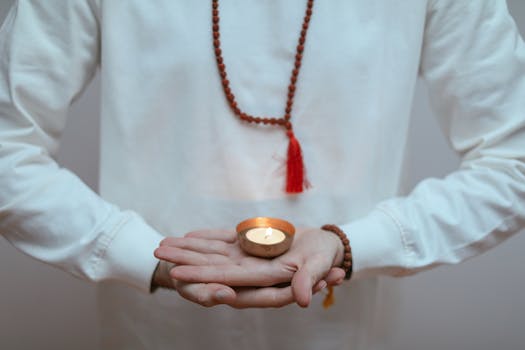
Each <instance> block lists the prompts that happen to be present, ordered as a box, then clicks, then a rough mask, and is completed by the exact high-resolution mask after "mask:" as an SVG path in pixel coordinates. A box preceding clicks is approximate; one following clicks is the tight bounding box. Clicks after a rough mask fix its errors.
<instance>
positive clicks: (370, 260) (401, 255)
mask: <svg viewBox="0 0 525 350" xmlns="http://www.w3.org/2000/svg"><path fill="white" fill-rule="evenodd" d="M340 227H341V229H342V230H343V231H344V232H345V234H346V235H347V237H348V239H349V240H350V246H351V247H352V259H353V266H352V270H353V272H352V280H358V279H365V278H371V277H377V276H379V275H390V276H401V275H405V274H407V272H408V268H409V266H410V263H409V261H410V250H409V247H408V245H407V239H406V237H405V233H404V231H403V229H402V227H401V226H400V225H399V224H398V223H397V221H396V219H395V218H394V217H393V216H392V215H391V214H390V213H389V212H388V211H386V210H384V209H382V208H376V209H374V210H373V211H372V212H370V214H368V215H367V216H365V217H363V218H360V219H358V220H356V221H353V222H351V223H349V224H345V225H341V226H340Z"/></svg>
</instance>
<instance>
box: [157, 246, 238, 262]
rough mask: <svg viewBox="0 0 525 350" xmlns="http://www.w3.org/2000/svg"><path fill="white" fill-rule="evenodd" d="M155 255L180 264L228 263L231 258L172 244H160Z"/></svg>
mask: <svg viewBox="0 0 525 350" xmlns="http://www.w3.org/2000/svg"><path fill="white" fill-rule="evenodd" d="M153 255H155V257H156V258H157V259H161V260H165V261H169V262H172V263H174V264H178V265H201V266H202V265H226V264H231V263H232V262H231V260H230V259H229V258H228V257H226V256H224V255H219V254H203V253H197V252H194V251H191V250H184V249H179V248H175V247H170V246H160V247H159V248H157V249H155V251H154V252H153Z"/></svg>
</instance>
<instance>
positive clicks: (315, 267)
mask: <svg viewBox="0 0 525 350" xmlns="http://www.w3.org/2000/svg"><path fill="white" fill-rule="evenodd" d="M155 256H156V257H158V258H159V259H163V260H166V261H170V262H172V263H175V264H177V266H176V267H174V268H173V269H171V273H170V274H171V277H172V278H174V279H175V280H177V281H179V282H183V283H189V284H201V283H214V284H221V285H227V286H231V287H244V288H235V291H236V292H237V298H236V299H235V302H233V303H228V304H230V305H232V306H234V307H252V306H253V307H265V306H270V307H275V306H282V305H286V304H287V303H289V302H292V301H295V302H297V304H299V305H300V306H302V307H307V306H308V305H309V304H310V302H311V298H312V291H313V292H316V291H318V290H320V289H321V287H323V286H325V285H326V284H328V285H337V284H340V283H342V281H343V278H344V271H343V270H342V269H340V268H338V267H334V266H340V265H341V262H342V260H343V245H342V244H341V241H340V240H339V238H338V237H337V236H336V235H335V234H333V233H332V232H326V231H323V230H321V229H300V230H298V231H297V232H296V234H295V238H294V242H293V244H292V247H291V248H290V250H289V251H288V252H286V253H285V254H283V255H281V256H279V257H277V258H274V259H271V260H270V259H262V258H256V257H252V256H249V255H247V254H246V253H244V252H243V251H242V250H241V248H240V246H239V243H238V242H237V235H236V233H235V232H233V231H221V230H202V231H195V232H191V233H189V234H187V235H186V236H185V237H184V238H175V237H170V238H166V239H164V240H163V241H162V242H161V245H160V247H159V248H157V250H156V251H155ZM290 282H291V287H286V288H272V286H274V285H276V284H280V283H290ZM246 287H267V288H260V289H254V288H246ZM290 288H291V289H290ZM287 289H288V290H287ZM290 298H293V299H292V300H289V299H290Z"/></svg>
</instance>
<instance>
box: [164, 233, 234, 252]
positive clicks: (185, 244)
mask: <svg viewBox="0 0 525 350" xmlns="http://www.w3.org/2000/svg"><path fill="white" fill-rule="evenodd" d="M160 246H161V247H162V246H169V247H177V248H180V249H186V250H193V251H196V252H199V253H214V254H222V255H228V253H229V250H230V249H229V248H230V246H231V245H230V244H228V243H226V242H224V241H221V240H218V239H203V238H192V237H168V238H165V239H163V240H162V242H160Z"/></svg>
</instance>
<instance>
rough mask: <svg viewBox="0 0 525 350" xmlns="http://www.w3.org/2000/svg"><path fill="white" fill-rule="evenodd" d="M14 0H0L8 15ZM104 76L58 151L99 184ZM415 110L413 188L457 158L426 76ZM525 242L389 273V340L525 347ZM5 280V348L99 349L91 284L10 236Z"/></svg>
mask: <svg viewBox="0 0 525 350" xmlns="http://www.w3.org/2000/svg"><path fill="white" fill-rule="evenodd" d="M42 1H43V0H42ZM465 1H466V0H465ZM470 1H476V0H470ZM494 1H503V0H494ZM12 2H13V0H0V20H3V18H4V16H5V14H6V12H7V10H8V8H9V6H10V4H11V3H12ZM508 5H509V9H510V12H511V14H512V15H513V16H514V18H515V20H516V22H517V24H518V26H519V27H520V30H521V33H522V35H523V36H525V1H524V0H508ZM97 82H98V80H97V79H95V81H94V82H93V84H92V85H91V86H90V88H89V89H88V90H87V91H86V93H85V94H84V96H83V97H82V98H81V99H79V100H78V101H77V102H76V103H75V105H74V106H73V108H72V110H71V113H70V115H71V117H70V120H69V122H68V125H67V129H66V132H65V134H64V136H63V141H62V149H61V151H60V154H59V157H58V160H59V162H60V163H61V164H62V165H64V166H66V167H68V168H70V169H72V170H73V171H74V172H76V173H77V174H78V175H79V176H80V177H81V178H82V179H83V180H84V181H85V182H86V183H88V184H89V185H90V186H91V187H93V188H96V184H97V172H98V168H97V162H98V146H97V144H98V125H99V124H98V120H97V114H98V110H97V108H98V107H97V106H98V101H99V90H98V86H97ZM523 112H524V113H525V111H523ZM413 115H414V118H413V120H414V122H413V125H412V129H411V135H410V139H409V145H408V148H409V156H408V158H407V161H406V169H407V182H406V187H407V188H411V187H413V185H414V184H415V183H417V182H418V181H419V180H420V179H422V178H425V177H428V176H442V175H444V174H446V173H447V172H448V171H450V170H452V169H454V168H455V167H456V166H457V164H458V159H457V158H456V156H455V155H454V154H453V153H452V152H451V151H450V150H449V149H448V147H447V144H446V141H445V140H444V139H443V136H442V135H441V134H440V133H439V132H438V126H437V124H436V122H435V121H434V120H433V117H432V112H431V111H430V110H429V108H428V104H427V99H426V95H425V89H424V86H419V87H418V90H417V94H416V99H415V105H414V108H413ZM429 153H430V154H432V157H428V156H426V155H428V154H429ZM524 249H525V235H524V234H520V235H518V236H516V237H514V238H512V239H510V240H508V241H507V242H505V243H504V244H502V245H500V246H499V247H497V248H496V249H493V250H492V251H490V252H488V253H486V254H484V255H482V256H479V257H476V258H474V259H472V260H469V261H467V262H465V263H463V264H461V265H458V266H452V267H441V268H438V269H435V270H432V271H429V272H426V273H423V274H419V275H417V276H414V277H409V278H404V279H401V280H392V279H389V280H388V282H387V283H393V284H396V285H397V287H398V290H399V305H398V308H399V309H400V319H399V323H398V325H397V328H396V330H395V332H394V333H395V336H394V338H393V339H392V340H391V349H397V350H412V349H425V350H443V349H458V350H470V349H476V350H485V349H487V350H488V349H498V350H507V349H509V350H510V349H513V350H514V349H525V292H524V290H525V269H524V267H525V257H524V255H523V250H524ZM0 281H1V282H0V349H6V350H7V349H9V350H11V349H15V350H18V349H41V350H46V349H53V350H56V349H68V348H70V349H76V350H84V349H96V335H97V332H98V328H97V327H98V326H97V320H96V313H95V307H94V306H95V291H94V288H93V286H92V285H90V284H88V283H86V282H83V281H79V280H77V279H74V278H72V277H70V276H68V275H66V274H65V273H63V272H60V271H57V270H55V269H54V268H52V267H49V266H46V265H43V264H41V263H38V262H35V261H33V260H31V259H29V258H27V257H26V256H24V255H22V254H20V253H19V252H17V251H16V250H15V249H14V248H13V247H11V246H10V245H9V244H8V243H7V242H6V241H4V240H3V239H0Z"/></svg>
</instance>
